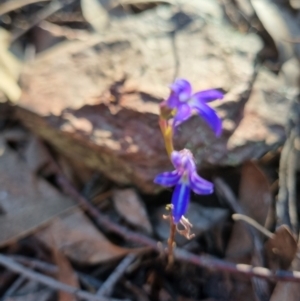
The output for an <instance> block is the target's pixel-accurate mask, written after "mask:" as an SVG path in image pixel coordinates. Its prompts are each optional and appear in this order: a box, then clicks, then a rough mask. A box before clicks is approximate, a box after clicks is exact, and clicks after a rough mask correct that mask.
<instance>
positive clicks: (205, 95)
mask: <svg viewBox="0 0 300 301" xmlns="http://www.w3.org/2000/svg"><path fill="white" fill-rule="evenodd" d="M223 97H224V94H223V93H222V92H220V91H218V90H214V89H209V90H203V91H200V92H197V93H195V94H194V95H193V96H192V97H191V98H192V101H204V102H210V101H213V100H216V99H223Z"/></svg>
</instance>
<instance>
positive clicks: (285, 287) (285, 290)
mask: <svg viewBox="0 0 300 301" xmlns="http://www.w3.org/2000/svg"><path fill="white" fill-rule="evenodd" d="M290 270H291V271H299V270H300V252H299V250H298V251H297V254H296V256H295V257H294V260H293V262H292V264H291V267H290ZM283 300H287V301H299V300H300V285H299V283H293V282H281V281H279V282H278V283H277V284H276V287H275V289H274V291H273V294H272V296H271V299H270V301H283Z"/></svg>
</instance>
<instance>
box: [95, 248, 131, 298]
mask: <svg viewBox="0 0 300 301" xmlns="http://www.w3.org/2000/svg"><path fill="white" fill-rule="evenodd" d="M135 258H136V255H135V254H129V255H127V256H126V257H125V258H124V259H123V260H122V261H121V262H120V264H119V265H118V266H117V268H116V269H115V270H114V271H113V273H112V274H110V276H109V277H108V278H107V279H106V281H105V282H104V283H103V285H102V286H101V287H100V288H99V290H98V291H97V293H96V295H98V296H106V297H109V296H110V295H111V294H112V291H113V288H114V286H115V285H116V283H117V282H118V280H119V279H120V278H121V277H122V276H123V274H124V273H125V272H126V269H127V268H128V266H129V265H130V264H131V263H132V262H133V260H134V259H135Z"/></svg>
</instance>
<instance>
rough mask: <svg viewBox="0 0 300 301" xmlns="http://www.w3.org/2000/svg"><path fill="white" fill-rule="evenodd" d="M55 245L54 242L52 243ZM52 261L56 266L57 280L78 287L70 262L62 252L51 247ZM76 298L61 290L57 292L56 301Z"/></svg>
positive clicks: (72, 300) (71, 300)
mask: <svg viewBox="0 0 300 301" xmlns="http://www.w3.org/2000/svg"><path fill="white" fill-rule="evenodd" d="M54 245H55V244H54ZM53 255H54V261H55V263H56V265H57V266H58V275H57V280H59V281H60V282H62V283H64V284H68V285H70V286H73V287H76V288H78V289H79V288H80V286H79V281H78V277H77V275H76V273H75V272H74V270H73V268H72V266H71V264H70V262H69V261H68V259H67V258H66V256H65V255H64V254H62V253H61V252H60V251H59V250H58V249H56V248H55V247H53ZM76 300H77V298H76V297H75V296H74V295H71V294H68V293H66V292H63V291H59V293H58V301H76Z"/></svg>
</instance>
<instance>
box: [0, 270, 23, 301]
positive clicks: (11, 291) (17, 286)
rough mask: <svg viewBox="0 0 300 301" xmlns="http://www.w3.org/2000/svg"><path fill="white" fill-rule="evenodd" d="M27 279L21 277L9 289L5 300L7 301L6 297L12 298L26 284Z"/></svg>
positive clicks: (4, 296)
mask: <svg viewBox="0 0 300 301" xmlns="http://www.w3.org/2000/svg"><path fill="white" fill-rule="evenodd" d="M25 280H26V278H25V277H24V276H22V275H21V276H19V278H18V279H17V280H16V281H15V282H14V283H13V284H12V285H11V286H10V287H9V288H8V290H7V291H6V292H5V294H4V295H3V300H5V299H6V297H9V296H12V295H13V293H14V292H15V291H16V290H17V289H18V288H19V287H20V286H21V285H22V284H23V283H24V281H25Z"/></svg>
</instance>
